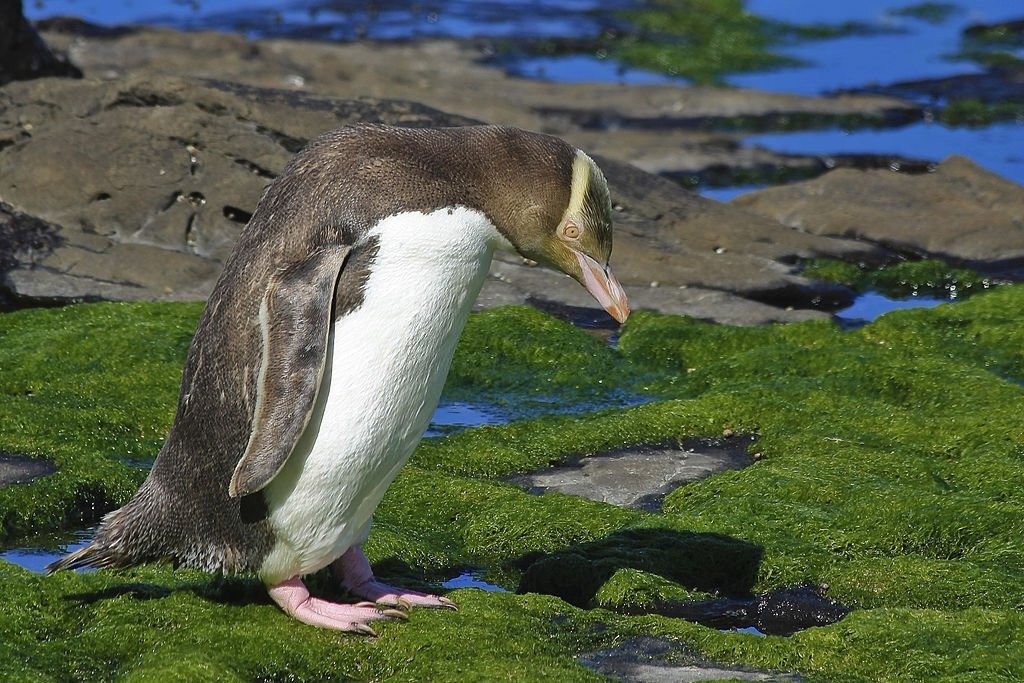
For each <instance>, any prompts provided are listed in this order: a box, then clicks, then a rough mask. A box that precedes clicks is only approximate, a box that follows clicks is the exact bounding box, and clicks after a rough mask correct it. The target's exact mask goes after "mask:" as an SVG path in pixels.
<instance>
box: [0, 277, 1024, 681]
mask: <svg viewBox="0 0 1024 683" xmlns="http://www.w3.org/2000/svg"><path fill="white" fill-rule="evenodd" d="M199 311H200V307H199V306H198V305H193V304H90V305H81V306H69V307H66V308H62V309H50V310H31V311H19V312H16V313H9V314H4V315H0V452H5V453H12V454H20V455H28V456H33V457H42V458H47V459H49V460H52V461H53V462H54V463H55V464H56V465H57V466H58V467H59V471H58V472H57V473H55V474H53V475H49V476H46V477H42V478H39V479H36V480H35V481H33V482H31V483H28V484H19V485H12V486H7V487H3V488H0V519H2V520H3V531H2V533H3V538H4V539H6V540H7V542H8V543H14V542H17V539H18V538H21V537H23V536H25V535H26V534H29V533H33V532H40V531H46V530H54V529H59V528H68V527H74V526H77V525H80V524H82V523H83V522H85V523H88V522H90V521H92V520H95V519H97V518H98V516H99V515H101V514H102V513H104V512H105V511H107V510H109V509H111V508H112V507H114V506H116V505H119V504H122V503H123V502H124V501H125V500H126V499H127V498H128V497H129V496H130V495H131V494H132V493H133V491H134V488H135V486H136V485H137V484H138V482H139V481H140V480H141V478H142V476H143V475H144V472H145V470H144V466H143V465H144V463H145V462H146V461H147V460H148V459H150V458H152V456H153V455H154V454H155V452H156V451H157V450H158V448H159V444H160V441H161V438H162V435H163V434H164V433H165V431H166V429H167V428H168V426H169V423H170V420H171V417H172V415H173V410H174V404H175V400H176V396H177V382H178V378H179V374H180V368H181V363H182V362H183V360H184V354H185V351H186V349H187V347H188V342H189V338H190V336H191V333H192V328H193V326H194V325H195V322H196V320H197V318H198V314H199ZM1022 311H1024V287H1020V286H1003V287H1000V288H998V289H996V290H993V291H989V292H984V293H980V294H977V295H974V296H972V297H971V298H970V299H969V300H967V301H963V302H960V303H956V304H952V305H945V306H939V307H937V308H934V309H927V310H925V309H920V310H909V311H897V312H893V313H890V314H887V315H885V316H882V317H881V318H880V319H879V320H877V321H876V322H874V323H871V324H869V325H866V326H865V327H863V328H861V329H858V330H855V331H843V330H841V329H840V328H839V327H837V326H836V325H833V324H829V323H827V322H812V323H797V324H790V325H774V326H768V327H761V328H732V327H727V326H720V325H712V324H709V323H703V322H699V321H695V320H692V319H687V318H682V317H677V316H663V315H658V314H654V313H647V312H639V313H637V314H635V315H634V317H633V318H631V319H630V321H629V322H628V323H627V325H626V326H625V328H624V330H623V332H622V335H621V338H620V342H619V345H618V348H615V349H612V348H609V347H607V346H606V345H604V344H603V343H601V342H600V341H598V340H595V339H594V338H593V337H591V336H590V335H589V334H588V333H586V332H584V331H580V330H576V329H574V328H572V327H570V326H567V325H564V324H562V323H559V322H557V321H555V320H553V319H552V318H549V317H548V316H545V315H542V314H540V313H537V312H536V311H532V310H530V309H525V308H508V309H499V310H495V311H489V312H487V313H484V314H479V315H475V316H473V318H472V320H471V323H470V325H469V327H468V329H467V333H466V335H465V336H464V338H463V340H462V343H461V344H460V348H459V352H458V356H457V358H456V360H455V362H454V365H453V368H454V369H453V374H452V377H451V382H450V384H449V387H448V390H447V391H448V396H449V397H452V396H457V397H461V398H476V397H477V396H483V397H485V398H484V399H483V400H491V399H490V398H487V397H494V396H495V395H497V394H500V395H501V400H502V401H504V402H505V403H504V405H505V408H506V409H507V414H509V415H512V416H513V417H523V416H527V417H526V419H519V421H516V422H513V423H511V424H507V425H492V426H488V427H481V428H477V429H471V430H466V431H463V432H459V433H454V434H451V435H448V436H444V437H439V438H434V439H427V440H425V441H424V443H423V444H421V446H420V447H419V449H418V450H417V452H416V453H415V455H414V457H413V460H412V462H411V463H410V465H409V466H407V467H406V468H405V470H403V472H402V473H401V474H400V476H399V477H398V479H397V480H396V481H395V484H394V485H393V486H392V487H391V489H390V490H389V491H388V493H387V495H386V496H385V499H384V502H383V503H382V505H381V506H380V508H379V510H378V512H377V515H376V525H375V527H374V530H373V532H372V533H371V536H370V539H369V541H368V543H367V552H368V554H369V555H370V557H371V560H373V562H374V564H375V567H376V569H377V572H378V574H379V575H380V576H381V577H382V578H384V579H385V580H391V581H394V582H400V583H406V584H411V585H412V586H418V587H425V588H429V589H431V590H435V591H436V590H439V586H438V582H440V581H441V580H443V579H445V578H447V577H450V576H453V575H455V574H457V573H459V572H460V571H461V570H462V569H463V568H465V567H483V568H486V569H488V570H489V572H490V573H489V576H490V575H493V576H494V579H493V580H495V581H497V582H498V583H500V584H501V585H503V586H504V587H505V588H507V589H509V591H511V590H512V589H514V588H516V587H517V586H518V585H520V582H522V587H523V590H524V591H529V590H537V589H539V590H542V591H544V592H547V593H556V594H558V595H561V596H563V597H564V598H565V599H562V598H559V597H556V596H554V595H546V594H540V593H535V592H525V593H524V594H520V595H516V594H513V593H511V592H508V593H484V592H481V591H476V590H459V591H455V592H454V593H453V594H452V595H451V597H452V598H453V599H454V600H455V601H456V602H458V603H459V604H460V607H461V609H460V611H459V612H457V613H450V612H431V611H426V610H414V611H413V613H412V615H411V619H410V620H409V621H408V622H406V623H398V622H394V623H385V624H382V625H381V626H379V627H378V629H377V630H378V632H379V633H380V637H379V638H378V639H376V640H368V639H363V638H358V637H351V636H345V635H342V634H337V633H331V632H326V631H319V630H316V629H312V628H309V627H306V626H303V625H301V624H298V623H296V622H294V621H292V620H290V619H288V618H286V617H285V616H284V615H283V614H281V613H280V612H279V611H278V610H277V609H276V608H275V607H274V606H273V605H272V604H270V602H269V601H268V600H267V598H266V596H265V593H264V592H263V590H262V588H261V587H260V585H259V584H258V583H257V582H256V581H255V580H254V579H253V578H251V577H238V578H231V577H222V578H217V577H210V576H207V575H204V574H199V573H195V572H190V571H184V570H178V571H174V570H171V569H169V568H166V567H161V566H148V567H142V568H138V569H135V570H130V571H122V572H109V571H98V572H92V573H82V574H74V573H65V574H59V575H55V576H50V577H47V576H41V575H37V574H33V573H31V572H28V571H26V570H23V569H20V568H18V567H15V566H13V565H11V564H9V563H6V562H2V561H0V580H2V581H3V585H4V587H5V590H4V591H3V594H2V596H0V642H2V643H3V644H4V647H0V672H2V673H0V678H6V679H9V680H19V681H20V680H67V679H84V678H88V679H90V680H110V679H115V678H117V679H132V680H166V679H167V678H168V677H171V678H174V677H178V678H186V679H189V680H204V679H211V680H213V679H217V680H224V679H232V678H235V679H240V680H296V681H308V680H324V679H338V678H344V679H400V680H439V679H445V680H451V679H458V680H462V679H476V680H491V679H496V678H517V679H524V680H530V679H539V678H541V677H546V678H551V679H557V680H599V679H600V677H598V676H597V675H596V674H594V673H593V672H591V671H589V670H588V669H586V668H585V667H584V666H582V665H581V664H580V663H579V662H578V660H577V658H578V656H579V655H580V654H581V653H585V652H593V651H597V650H601V649H602V648H610V647H613V646H614V645H615V644H617V643H621V642H623V641H624V640H627V639H629V638H632V637H635V636H639V635H650V636H655V637H659V638H664V639H668V641H669V642H675V643H679V646H680V651H686V652H692V653H694V654H695V655H696V656H698V657H700V658H702V659H703V660H706V661H713V662H719V663H722V664H729V665H737V666H746V667H754V668H759V669H764V670H770V671H791V672H797V673H799V674H800V675H802V676H804V677H806V678H807V680H811V681H815V680H821V681H832V680H848V681H877V680H938V681H956V680H964V679H965V678H974V679H977V680H1007V681H1009V680H1014V679H1017V678H1020V677H1022V676H1024V617H1022V616H1021V613H1020V609H1021V607H1022V606H1024V589H1022V588H1021V586H1024V541H1022V540H1021V539H1022V538H1024V465H1022V462H1024V423H1022V422H1021V421H1020V417H1019V416H1020V414H1021V412H1022V409H1024V388H1022V386H1021V383H1020V380H1021V378H1022V377H1024V338H1022V337H1024V332H1022V330H1024V320H1022V318H1024V313H1021V312H1022ZM509 339H511V340H512V341H511V342H509V343H505V340H509ZM478 382H479V383H480V385H481V387H482V388H481V389H480V393H479V394H478V395H476V394H473V393H472V392H473V387H474V386H475V385H476V384H477V383H478ZM624 392H625V393H629V394H632V395H646V396H647V397H648V400H649V402H648V403H645V404H642V405H633V406H627V407H615V406H618V405H619V403H618V402H617V398H616V397H619V396H621V395H622V394H623V393H624ZM537 396H544V397H545V400H550V397H554V398H555V401H556V403H557V407H558V409H559V411H560V412H562V413H563V414H558V415H541V414H540V411H538V410H537V409H536V405H535V404H534V405H531V406H530V407H529V409H528V410H520V409H519V405H520V402H521V401H522V402H526V403H529V402H530V401H531V399H533V398H536V397H537ZM600 406H612V407H604V408H600V409H596V410H595V409H593V408H595V407H600ZM568 409H572V410H577V411H580V412H577V413H574V414H566V411H567V410H568ZM531 416H532V417H531ZM726 429H731V430H734V431H735V432H736V433H749V434H756V435H757V441H756V444H755V446H754V447H753V448H754V449H756V450H757V452H758V458H757V460H756V462H755V464H753V465H752V466H750V467H747V468H745V469H743V470H736V471H729V472H723V473H720V474H717V475H715V476H713V477H710V478H708V479H705V480H703V481H700V482H697V483H694V484H689V485H687V486H685V487H683V488H679V489H677V490H675V491H674V492H673V493H671V494H669V495H668V496H667V497H666V499H665V502H664V505H663V507H662V510H661V511H660V512H658V513H651V512H643V511H639V510H632V509H622V508H618V507H615V506H612V505H608V504H605V503H600V502H595V501H591V500H586V499H582V498H578V497H574V496H567V495H562V494H545V495H542V496H532V495H529V494H527V493H526V492H524V491H522V490H521V489H519V488H517V487H515V486H512V485H511V484H508V483H505V482H504V481H502V480H503V478H505V477H508V476H510V475H513V474H517V473H523V472H528V471H530V470H533V469H535V468H538V467H544V466H547V465H549V464H551V463H557V462H561V461H564V460H565V459H567V458H572V457H577V456H580V455H586V454H593V453H601V452H607V451H613V450H616V449H620V448H624V447H629V446H635V445H642V444H654V443H664V442H666V441H671V440H674V439H675V440H681V439H685V438H688V437H692V436H717V435H721V433H722V431H723V430H726ZM545 577H546V578H545ZM540 578H544V580H539V579H540ZM531 582H533V583H532V584H531ZM310 583H311V585H313V586H314V587H315V588H316V590H317V591H320V592H323V593H326V594H328V595H329V596H332V597H334V596H339V597H340V594H339V593H338V592H337V588H336V587H335V586H334V585H333V583H332V582H331V580H330V578H329V577H328V576H327V575H326V574H322V575H318V576H315V577H312V579H311V582H310ZM800 585H813V586H820V585H827V586H828V593H827V594H828V597H830V598H833V599H835V600H838V601H840V602H842V603H844V604H846V605H849V606H850V607H853V608H854V612H853V613H851V614H850V615H849V616H847V617H846V618H844V619H843V620H841V621H839V622H837V623H835V624H832V625H830V626H827V627H821V628H813V629H808V630H806V631H802V632H799V633H797V634H796V635H793V636H791V637H789V638H781V637H771V636H769V637H757V636H753V635H748V634H743V633H736V632H721V631H717V630H715V629H712V628H706V627H703V626H699V625H696V624H692V623H688V622H685V621H682V620H678V619H670V618H666V617H661V616H655V615H642V614H641V615H636V614H627V612H637V611H642V609H638V608H642V606H643V605H650V604H656V603H659V602H666V601H668V602H673V601H674V602H679V601H681V600H687V599H694V600H701V599H706V598H707V597H709V596H716V595H730V594H737V593H749V592H755V593H756V592H760V591H767V590H773V589H776V588H784V587H791V586H800ZM531 586H532V587H531ZM552 586H555V588H552Z"/></svg>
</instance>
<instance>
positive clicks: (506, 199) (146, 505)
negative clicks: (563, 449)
mask: <svg viewBox="0 0 1024 683" xmlns="http://www.w3.org/2000/svg"><path fill="white" fill-rule="evenodd" d="M495 249H508V250H515V251H518V252H519V253H520V254H522V255H523V256H525V257H527V258H530V259H533V260H535V261H538V262H539V263H542V264H545V265H547V266H550V267H553V268H555V269H558V270H560V271H563V272H565V273H567V274H568V275H570V276H572V277H573V278H575V279H576V280H577V281H579V282H580V283H581V284H582V285H583V286H584V287H586V289H587V290H588V291H589V292H590V293H591V294H592V295H593V296H594V297H595V298H596V299H597V301H598V302H599V303H600V304H601V305H602V306H603V307H604V308H605V309H606V310H607V311H608V312H609V313H610V314H611V315H612V316H614V317H615V318H616V319H617V320H619V321H623V320H625V318H626V316H627V315H628V314H629V306H628V303H627V301H626V296H625V294H624V292H623V290H622V287H621V286H620V285H619V283H618V281H617V280H616V279H615V277H614V276H613V275H612V272H611V270H610V269H609V267H608V258H609V255H610V253H611V249H612V224H611V202H610V199H609V194H608V186H607V183H606V182H605V179H604V176H603V175H602V173H601V171H600V170H599V169H598V167H597V165H596V164H595V163H594V162H593V161H592V160H591V159H590V157H588V156H587V155H586V154H584V153H583V152H581V151H579V150H577V149H575V148H573V147H571V146H570V145H568V144H567V143H565V142H563V141H561V140H559V139H557V138H554V137H550V136H547V135H540V134H535V133H529V132H526V131H522V130H518V129H514V128H504V127H497V126H471V127H457V128H438V129H412V128H394V127H388V126H377V125H372V126H355V127H350V128H343V129H340V130H336V131H333V132H330V133H326V134H324V135H322V136H321V137H319V138H318V139H316V140H314V141H313V142H312V143H310V145H309V146H308V147H307V148H306V149H304V150H303V151H302V152H300V153H299V154H298V155H296V157H295V158H294V159H293V160H292V161H291V162H290V163H289V164H288V166H287V167H286V168H285V170H284V172H283V173H282V175H281V176H280V177H279V178H277V179H276V180H275V181H274V182H273V183H271V184H270V185H269V186H268V188H267V189H266V191H265V192H264V195H263V197H262V198H261V199H260V202H259V205H258V206H257V208H256V211H255V213H254V214H253V216H252V219H251V220H250V221H249V224H248V225H247V226H246V228H245V229H244V230H243V231H242V234H241V236H240V239H239V241H238V245H237V246H236V247H235V250H234V252H233V253H232V254H231V256H230V257H229V258H228V260H227V262H226V264H225V265H224V271H223V273H222V274H221V277H220V279H219V280H218V282H217V284H216V286H215V287H214V290H213V293H212V294H211V295H210V299H209V301H208V302H207V304H206V308H205V310H204V312H203V315H202V318H201V319H200V321H199V325H198V328H197V329H196V334H195V338H194V339H193V341H192V346H191V348H190V349H189V353H188V357H187V359H186V361H185V367H184V371H183V376H182V381H181V391H180V394H179V398H178V408H177V413H176V415H175V417H174V423H173V425H172V426H171V430H170V433H169V435H168V437H167V440H166V442H165V443H164V445H163V448H162V449H161V450H160V453H159V454H158V455H157V458H156V461H155V462H154V463H153V468H152V470H151V471H150V473H149V476H148V478H147V479H146V481H145V482H144V483H143V484H142V486H141V487H140V488H139V491H138V492H137V493H136V494H135V496H134V497H133V498H132V499H131V500H130V501H129V502H128V503H127V504H126V505H125V506H124V507H122V508H120V509H118V510H115V511H113V512H111V513H109V514H108V515H106V516H105V517H104V518H103V521H102V522H101V524H100V526H99V529H98V530H97V532H96V535H95V537H94V538H93V540H92V542H91V543H90V544H89V545H88V546H86V547H84V548H82V549H80V550H78V551H76V552H74V553H71V554H70V555H67V556H66V557H64V558H62V559H60V560H58V561H57V562H55V563H53V565H51V566H50V567H49V569H50V571H55V570H58V569H64V568H72V567H84V566H95V567H125V566H130V565H135V564H139V563H142V562H149V561H156V560H163V559H168V560H170V561H172V562H173V563H174V564H175V565H183V566H188V567H193V568H196V569H201V570H206V571H219V572H227V573H234V572H256V573H257V574H258V575H259V577H260V579H261V580H262V581H263V582H264V584H265V585H266V586H267V588H268V591H269V593H270V596H271V598H273V600H274V601H275V602H276V603H277V604H278V605H280V606H281V608H282V609H283V610H284V611H285V612H287V613H288V614H290V615H292V616H294V617H295V618H297V619H298V620H300V621H302V622H305V623H307V624H313V625H317V626H323V627H328V628H334V629H339V630H342V631H357V632H362V633H373V631H372V629H371V628H370V627H369V625H368V622H370V621H371V620H374V619H380V618H387V617H397V616H404V615H403V613H402V612H399V611H397V610H394V609H380V608H379V607H378V606H380V605H386V606H403V607H405V606H408V605H423V606H431V607H454V605H453V604H452V603H451V602H450V601H449V600H447V599H446V598H443V597H438V596H434V595H427V594H423V593H418V592H415V591H409V590H402V589H400V588H395V587H392V586H388V585H386V584H382V583H380V582H378V581H376V580H375V579H374V576H373V573H372V570H371V568H370V565H369V563H368V562H367V560H366V557H365V555H364V554H363V552H362V548H361V546H362V543H363V542H364V541H365V539H366V537H367V534H368V533H369V528H370V522H371V516H372V514H373V511H374V509H375V508H376V507H377V505H378V503H380V500H381V498H382V497H383V496H384V492H385V490H386V489H387V487H388V485H389V484H390V483H391V481H392V480H393V479H394V478H395V475H397V474H398V471H399V470H400V469H401V467H402V465H404V464H405V462H406V461H407V460H408V458H409V456H410V455H411V454H412V451H413V449H414V448H415V446H416V444H417V442H418V441H419V440H420V437H421V435H422V434H423V431H424V430H425V429H426V427H427V426H428V424H429V422H430V419H431V416H432V414H433V412H434V409H435V408H436V406H437V402H438V399H439V398H440V395H441V389H442V387H443V385H444V381H445V377H446V375H447V373H448V367H449V365H450V363H451V359H452V354H453V353H454V351H455V345H456V342H457V341H458V338H459V335H460V334H461V332H462V329H463V326H464V325H465V323H466V319H467V317H468V316H469V312H470V309H471V308H472V305H473V302H474V300H475V299H476V296H477V294H478V293H479V291H480V287H481V286H482V284H483V282H484V278H485V276H486V274H487V271H488V268H489V267H490V264H491V257H492V254H493V252H494V250H495ZM327 565H331V567H332V569H333V570H334V573H335V574H336V575H337V576H338V578H339V579H340V581H341V583H342V584H343V585H344V586H345V588H347V589H348V590H349V591H350V592H352V593H353V594H354V595H357V596H359V597H361V598H364V599H365V600H368V601H371V602H361V603H358V604H355V605H343V604H335V603H331V602H328V601H326V600H323V599H320V598H316V597H313V596H311V595H310V594H309V591H308V590H306V587H305V585H304V584H303V582H302V577H303V576H304V575H306V574H310V573H312V572H315V571H318V570H319V569H321V568H323V567H325V566H327Z"/></svg>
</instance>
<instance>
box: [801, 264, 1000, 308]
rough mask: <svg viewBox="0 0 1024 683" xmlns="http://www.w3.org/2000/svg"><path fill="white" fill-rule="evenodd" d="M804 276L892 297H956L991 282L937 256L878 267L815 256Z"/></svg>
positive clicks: (983, 287)
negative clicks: (937, 258)
mask: <svg viewBox="0 0 1024 683" xmlns="http://www.w3.org/2000/svg"><path fill="white" fill-rule="evenodd" d="M803 275H804V276H806V277H810V278H815V279H818V280H825V281H828V282H836V283H839V284H843V285H847V286H849V287H851V288H853V289H856V290H857V291H861V292H863V291H867V290H874V291H878V292H881V293H882V294H885V295H886V296H889V297H893V298H903V297H908V296H917V295H925V296H938V297H947V298H950V299H956V298H962V297H965V296H969V295H970V294H973V293H976V292H979V291H983V290H985V289H988V288H989V287H991V286H992V285H993V284H994V283H993V282H992V281H991V279H989V278H986V277H985V276H983V275H981V274H979V273H977V272H976V271H973V270H971V269H969V268H959V267H956V266H951V265H949V264H948V263H945V262H944V261H939V260H936V259H921V260H918V261H900V262H897V263H893V264H889V265H886V266H883V267H880V268H869V267H866V266H859V265H857V264H855V263H850V262H848V261H840V260H837V259H814V260H811V261H808V262H807V263H806V264H805V265H804V269H803Z"/></svg>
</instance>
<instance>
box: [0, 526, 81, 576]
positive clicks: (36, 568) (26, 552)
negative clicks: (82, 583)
mask: <svg viewBox="0 0 1024 683" xmlns="http://www.w3.org/2000/svg"><path fill="white" fill-rule="evenodd" d="M94 532H95V529H94V528H89V529H79V530H77V531H69V532H65V533H61V534H45V535H40V536H36V537H34V538H31V539H28V540H27V541H25V542H24V543H23V545H20V546H18V547H16V548H8V549H7V550H0V560H7V561H8V562H10V563H11V564H16V565H18V566H19V567H23V568H24V569H28V570H29V571H33V572H38V573H42V572H43V571H45V569H46V565H48V564H50V563H51V562H53V561H55V560H57V559H58V558H60V557H63V556H64V555H66V554H67V553H69V552H71V551H73V550H78V549H79V548H81V547H83V546H85V545H86V544H87V543H88V542H89V540H90V539H91V538H92V535H93V533H94ZM83 571H92V570H83Z"/></svg>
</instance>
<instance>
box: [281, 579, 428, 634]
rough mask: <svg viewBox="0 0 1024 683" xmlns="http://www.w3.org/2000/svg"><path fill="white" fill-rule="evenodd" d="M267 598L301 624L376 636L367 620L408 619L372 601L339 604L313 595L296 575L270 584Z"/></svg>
mask: <svg viewBox="0 0 1024 683" xmlns="http://www.w3.org/2000/svg"><path fill="white" fill-rule="evenodd" d="M267 592H268V593H269V594H270V597H271V599H273V601H274V602H276V603H277V604H278V605H279V606H280V607H281V609H282V610H284V612H285V613H286V614H288V615H290V616H292V617H295V618H296V619H298V620H299V621H301V622H302V623H304V624H309V625H310V626H319V627H321V628H330V629H334V630H336V631H348V632H351V633H359V634H362V635H367V636H376V635H377V632H376V631H374V630H373V629H372V628H371V627H370V625H369V623H367V622H370V621H373V620H375V619H408V618H409V616H408V615H407V614H406V613H405V612H402V611H399V610H396V609H380V608H379V607H377V605H375V604H374V603H372V602H369V603H359V604H355V605H341V604H337V603H334V602H328V601H327V600H322V599H320V598H315V597H313V596H311V595H310V594H309V590H307V589H306V586H305V584H304V583H302V580H301V579H299V578H298V577H295V578H293V579H289V580H288V581H284V582H283V583H279V584H277V585H276V586H270V587H269V588H268V589H267Z"/></svg>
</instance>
